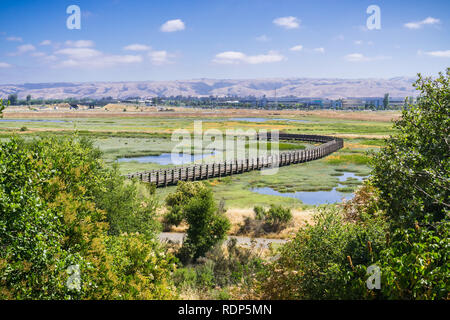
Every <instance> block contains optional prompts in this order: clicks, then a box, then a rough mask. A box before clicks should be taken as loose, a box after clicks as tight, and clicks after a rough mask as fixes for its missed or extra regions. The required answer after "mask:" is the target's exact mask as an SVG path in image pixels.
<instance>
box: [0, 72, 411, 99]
mask: <svg viewBox="0 0 450 320" xmlns="http://www.w3.org/2000/svg"><path fill="white" fill-rule="evenodd" d="M414 81H415V78H411V77H396V78H390V79H374V78H370V79H331V78H322V79H320V78H317V79H316V78H274V79H196V80H174V81H130V82H82V83H76V82H73V83H72V82H61V83H25V84H4V85H0V97H1V98H6V97H7V96H8V95H9V94H14V93H15V94H17V95H18V96H19V99H24V98H25V97H26V96H27V95H31V96H32V98H33V99H36V98H43V99H65V98H78V99H81V98H103V97H112V98H115V99H124V98H128V97H141V98H152V97H156V96H160V97H163V96H164V97H170V96H185V97H187V96H192V97H207V96H239V97H247V96H255V97H262V96H264V95H265V96H266V97H274V96H275V95H276V96H277V97H287V96H295V97H321V98H329V99H337V98H346V97H382V96H383V95H384V94H385V93H389V94H390V96H391V97H406V96H416V95H417V93H416V90H415V89H414V88H413V87H412V83H413V82H414Z"/></svg>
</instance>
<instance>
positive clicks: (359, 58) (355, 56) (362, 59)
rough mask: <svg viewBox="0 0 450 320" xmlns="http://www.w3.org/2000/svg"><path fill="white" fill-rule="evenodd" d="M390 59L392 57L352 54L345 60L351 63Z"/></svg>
mask: <svg viewBox="0 0 450 320" xmlns="http://www.w3.org/2000/svg"><path fill="white" fill-rule="evenodd" d="M390 58H391V57H387V56H376V57H367V56H365V55H363V54H361V53H351V54H348V55H346V56H345V57H344V59H345V60H347V61H349V62H366V61H375V60H387V59H390Z"/></svg>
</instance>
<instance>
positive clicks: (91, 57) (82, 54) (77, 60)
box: [49, 47, 142, 68]
mask: <svg viewBox="0 0 450 320" xmlns="http://www.w3.org/2000/svg"><path fill="white" fill-rule="evenodd" d="M55 55H57V56H63V57H64V59H65V60H63V61H61V62H60V63H59V64H57V65H56V67H92V68H104V67H113V66H117V65H121V64H130V63H138V62H142V57H141V56H140V55H107V54H104V53H102V52H100V51H99V50H96V49H92V48H79V47H74V48H65V49H61V50H57V51H55ZM50 57H52V56H49V58H50ZM53 57H54V56H53ZM52 60H54V58H52Z"/></svg>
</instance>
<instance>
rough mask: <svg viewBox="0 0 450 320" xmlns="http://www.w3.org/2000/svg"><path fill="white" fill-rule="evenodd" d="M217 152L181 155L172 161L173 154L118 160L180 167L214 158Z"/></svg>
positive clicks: (119, 160) (120, 160)
mask: <svg viewBox="0 0 450 320" xmlns="http://www.w3.org/2000/svg"><path fill="white" fill-rule="evenodd" d="M215 154H216V152H211V153H204V154H185V153H180V154H178V155H177V156H175V158H174V159H172V153H161V154H160V155H157V156H142V157H131V158H120V159H117V161H118V162H133V161H136V162H139V163H157V164H160V165H180V164H188V163H192V162H195V161H197V160H201V159H203V158H206V157H210V156H214V155H215Z"/></svg>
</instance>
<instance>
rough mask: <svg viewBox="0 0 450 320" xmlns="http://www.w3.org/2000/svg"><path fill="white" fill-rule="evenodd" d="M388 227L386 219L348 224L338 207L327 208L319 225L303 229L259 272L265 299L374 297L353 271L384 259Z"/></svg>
mask: <svg viewBox="0 0 450 320" xmlns="http://www.w3.org/2000/svg"><path fill="white" fill-rule="evenodd" d="M385 230H386V224H385V222H384V221H383V220H382V219H379V218H376V219H375V218H370V219H364V220H361V221H360V222H359V223H346V222H345V219H344V216H343V214H342V213H341V212H340V211H339V210H337V209H336V208H327V209H322V210H321V211H320V212H318V213H317V214H316V215H315V216H314V223H313V224H312V225H307V226H306V227H304V228H302V229H300V231H299V232H298V233H297V235H296V237H295V239H293V240H292V241H290V242H288V243H287V244H286V245H284V246H283V247H282V248H281V250H280V251H281V252H280V257H279V259H277V260H276V261H275V262H273V263H271V264H269V265H268V267H267V269H266V270H265V272H263V273H261V274H260V275H259V279H260V281H259V293H260V297H261V298H266V299H267V298H269V299H360V298H362V297H364V295H370V294H371V293H370V292H367V289H366V286H365V283H364V282H361V281H359V280H358V278H357V276H356V275H353V273H352V270H353V268H355V267H356V266H357V265H365V264H371V263H372V261H374V259H376V258H377V257H378V254H379V252H380V250H381V249H382V248H383V246H384V243H385ZM369 244H370V245H369ZM368 246H369V247H368ZM355 280H356V281H355Z"/></svg>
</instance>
